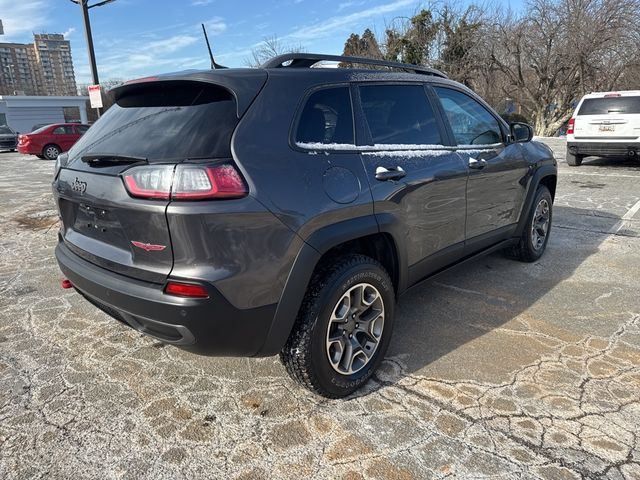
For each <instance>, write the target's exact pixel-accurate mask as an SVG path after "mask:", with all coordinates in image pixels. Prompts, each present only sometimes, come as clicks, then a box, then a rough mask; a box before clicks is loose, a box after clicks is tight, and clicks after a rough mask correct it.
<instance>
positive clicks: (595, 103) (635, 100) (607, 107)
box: [578, 97, 640, 115]
mask: <svg viewBox="0 0 640 480" xmlns="http://www.w3.org/2000/svg"><path fill="white" fill-rule="evenodd" d="M608 113H640V97H609V98H585V100H584V102H582V105H581V106H580V110H579V111H578V115H606V114H608Z"/></svg>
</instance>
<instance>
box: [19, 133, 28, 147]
mask: <svg viewBox="0 0 640 480" xmlns="http://www.w3.org/2000/svg"><path fill="white" fill-rule="evenodd" d="M29 140H30V138H29V136H28V135H18V143H21V144H23V145H25V144H27V143H29Z"/></svg>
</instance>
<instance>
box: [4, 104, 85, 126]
mask: <svg viewBox="0 0 640 480" xmlns="http://www.w3.org/2000/svg"><path fill="white" fill-rule="evenodd" d="M88 99H89V97H79V96H73V97H32V96H20V95H16V96H13V95H0V125H9V126H10V127H11V128H13V129H14V130H15V131H17V132H20V133H29V132H30V131H31V129H32V128H33V126H34V125H37V124H43V123H44V124H47V123H63V122H66V121H78V120H79V121H80V122H81V123H87V104H86V102H87V100H88Z"/></svg>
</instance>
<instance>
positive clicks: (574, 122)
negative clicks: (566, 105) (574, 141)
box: [567, 118, 576, 135]
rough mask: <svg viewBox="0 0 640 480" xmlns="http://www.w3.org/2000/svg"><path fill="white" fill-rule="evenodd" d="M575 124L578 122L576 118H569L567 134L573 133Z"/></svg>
mask: <svg viewBox="0 0 640 480" xmlns="http://www.w3.org/2000/svg"><path fill="white" fill-rule="evenodd" d="M575 124H576V119H575V118H571V119H569V124H568V125H567V135H572V134H573V128H574V127H575Z"/></svg>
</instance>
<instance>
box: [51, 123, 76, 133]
mask: <svg viewBox="0 0 640 480" xmlns="http://www.w3.org/2000/svg"><path fill="white" fill-rule="evenodd" d="M51 133H53V134H54V135H65V134H72V133H73V127H72V126H70V125H62V126H60V127H56V128H54V129H53V132H51Z"/></svg>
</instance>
